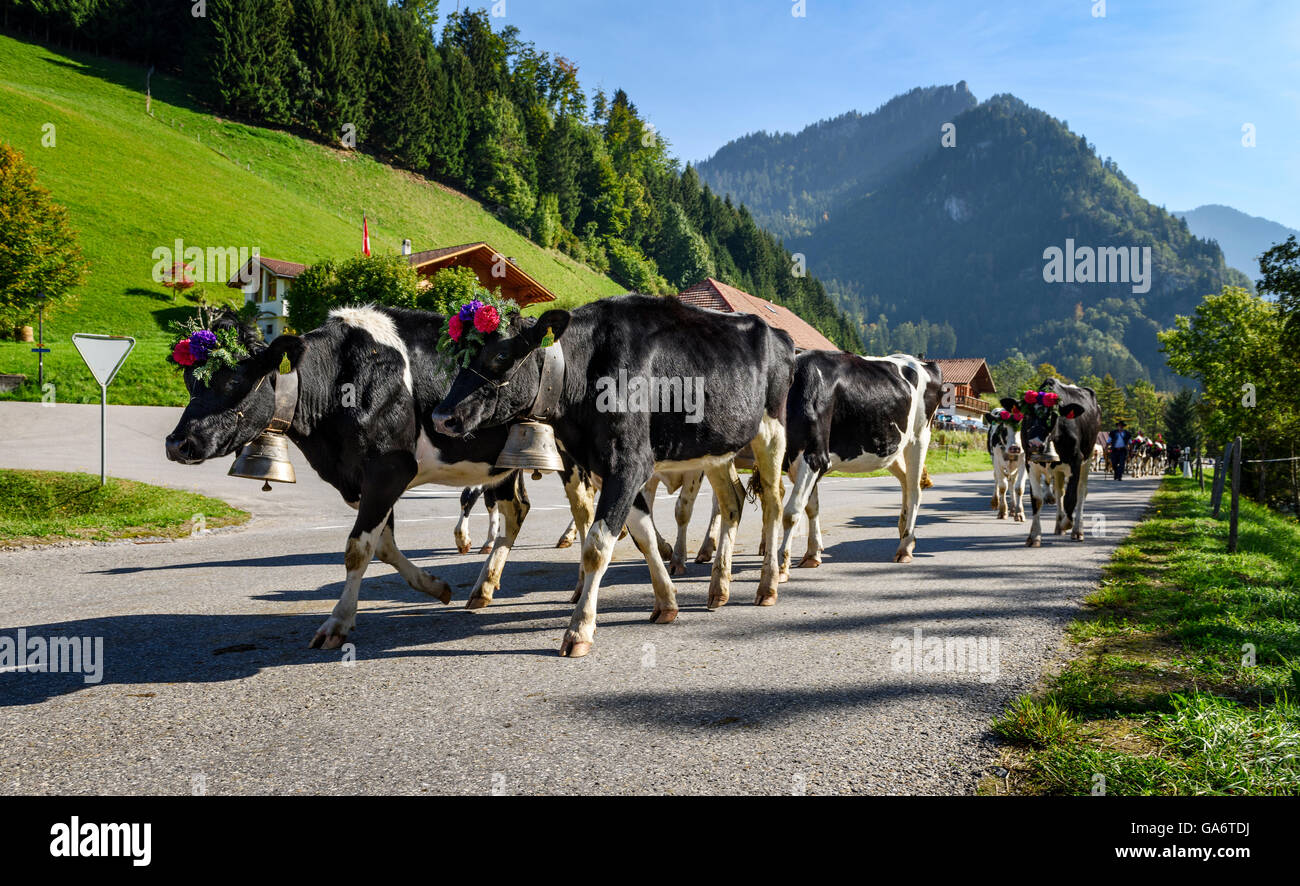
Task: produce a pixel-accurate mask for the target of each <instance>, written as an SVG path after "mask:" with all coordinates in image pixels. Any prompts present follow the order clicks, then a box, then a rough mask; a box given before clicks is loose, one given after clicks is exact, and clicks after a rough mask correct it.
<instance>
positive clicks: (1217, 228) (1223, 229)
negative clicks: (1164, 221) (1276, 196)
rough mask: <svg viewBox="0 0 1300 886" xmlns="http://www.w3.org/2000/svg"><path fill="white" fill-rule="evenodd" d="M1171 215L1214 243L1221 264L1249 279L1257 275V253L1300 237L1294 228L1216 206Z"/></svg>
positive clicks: (1210, 204)
mask: <svg viewBox="0 0 1300 886" xmlns="http://www.w3.org/2000/svg"><path fill="white" fill-rule="evenodd" d="M1173 214H1174V215H1176V216H1178V217H1179V218H1181V219H1185V220H1186V221H1187V227H1188V229H1190V230H1191V232H1192V233H1193V234H1195V235H1196V236H1198V237H1201V238H1203V239H1206V240H1215V241H1217V242H1218V244H1219V248H1220V249H1222V250H1223V258H1224V261H1226V262H1227V263H1228V264H1229V266H1231V267H1234V268H1236V269H1237V270H1239V271H1242V272H1243V273H1245V274H1246V275H1248V276H1250V277H1254V276H1256V275H1258V274H1259V255H1260V253H1262V252H1264V250H1266V249H1268V248H1269V247H1270V246H1273V245H1274V244H1276V243H1281V242H1282V241H1283V240H1285V239H1286V238H1287V237H1291V236H1295V237H1300V231H1297V230H1296V229H1295V228H1288V227H1287V226H1286V225H1284V224H1280V223H1278V222H1275V221H1270V220H1269V219H1266V218H1260V217H1259V216H1257V215H1247V214H1246V213H1244V212H1242V211H1241V210H1239V209H1233V208H1232V207H1231V206H1224V205H1222V204H1219V203H1209V204H1207V205H1205V206H1198V207H1196V208H1195V209H1191V210H1188V211H1187V212H1174V213H1173Z"/></svg>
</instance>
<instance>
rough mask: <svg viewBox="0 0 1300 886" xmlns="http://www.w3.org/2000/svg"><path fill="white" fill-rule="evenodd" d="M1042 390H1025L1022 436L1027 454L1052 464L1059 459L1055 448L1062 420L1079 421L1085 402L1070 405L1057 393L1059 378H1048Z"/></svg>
mask: <svg viewBox="0 0 1300 886" xmlns="http://www.w3.org/2000/svg"><path fill="white" fill-rule="evenodd" d="M1042 387H1043V390H1041V391H1025V393H1024V394H1023V395H1022V396H1021V398H1020V400H1019V401H1017V403H1016V406H1017V407H1018V408H1019V410H1020V411H1021V412H1022V413H1023V414H1024V421H1022V422H1021V424H1020V435H1021V437H1022V439H1023V441H1024V447H1025V452H1026V453H1027V454H1028V455H1029V458H1030V459H1031V460H1033V461H1051V460H1053V459H1054V458H1055V451H1056V450H1055V447H1054V446H1053V445H1052V444H1053V441H1054V440H1055V439H1056V435H1057V433H1058V431H1059V422H1060V420H1061V419H1063V418H1065V419H1074V418H1078V417H1079V416H1080V415H1083V413H1084V408H1085V407H1084V405H1083V404H1081V403H1066V402H1064V401H1063V400H1062V398H1061V395H1060V394H1059V393H1057V392H1056V390H1055V388H1056V379H1048V380H1047V381H1046V382H1044V383H1043V385H1042Z"/></svg>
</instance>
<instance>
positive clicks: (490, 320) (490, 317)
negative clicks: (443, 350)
mask: <svg viewBox="0 0 1300 886" xmlns="http://www.w3.org/2000/svg"><path fill="white" fill-rule="evenodd" d="M500 325H501V315H500V314H498V313H497V309H496V308H494V307H492V306H491V305H484V306H483V307H481V308H479V309H478V311H477V312H476V313H475V314H474V328H475V329H477V330H478V331H479V332H482V333H488V332H496V329H497V327H498V326H500ZM452 338H455V336H452Z"/></svg>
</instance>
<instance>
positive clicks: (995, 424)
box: [984, 413, 1027, 523]
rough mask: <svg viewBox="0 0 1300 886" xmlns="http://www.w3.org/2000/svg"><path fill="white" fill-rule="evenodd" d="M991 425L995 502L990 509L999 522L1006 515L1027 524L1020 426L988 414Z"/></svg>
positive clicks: (989, 438) (987, 420)
mask: <svg viewBox="0 0 1300 886" xmlns="http://www.w3.org/2000/svg"><path fill="white" fill-rule="evenodd" d="M984 420H985V421H986V422H988V425H989V429H988V441H987V444H986V445H987V447H988V451H989V455H990V456H992V458H993V499H992V501H990V502H989V507H991V508H993V509H994V510H996V511H997V512H998V519H999V520H1005V519H1006V517H1007V514H1008V513H1009V514H1010V515H1011V518H1012V519H1013V520H1015V521H1016V522H1017V523H1023V522H1025V506H1024V496H1025V477H1026V474H1027V472H1026V469H1025V453H1024V448H1023V447H1022V446H1021V445H1020V426H1019V425H1018V424H1016V423H1013V422H1007V421H994V420H991V419H990V418H989V416H988V413H985V415H984Z"/></svg>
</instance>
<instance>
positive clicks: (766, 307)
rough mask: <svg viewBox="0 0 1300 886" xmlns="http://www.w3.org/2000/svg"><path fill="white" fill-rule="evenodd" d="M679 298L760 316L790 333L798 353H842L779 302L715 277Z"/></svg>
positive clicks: (702, 281)
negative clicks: (752, 293) (771, 300)
mask: <svg viewBox="0 0 1300 886" xmlns="http://www.w3.org/2000/svg"><path fill="white" fill-rule="evenodd" d="M677 297H678V298H680V299H681V300H682V301H684V302H686V303H687V304H691V305H695V306H696V307H700V308H708V309H709V310H711V311H722V312H724V313H732V312H736V311H739V312H740V313H743V314H753V315H754V316H755V317H761V318H762V319H763V322H765V323H766V324H767V325H768V326H772V327H775V328H776V329H784V330H785V331H786V332H788V333H790V338H792V339H794V346H795V350H797V351H838V350H839V348H838V347H836V346H835V343H834V342H833V341H831V340H830V339H829V338H827V337H826V336H824V335H822V334H821V333H820V332H818V331H817V330H816V329H815V328H813V327H812V326H811V325H810V324H809V323H807V322H806V321H804V320H803V319H802V318H801V317H800V316H799V315H798V314H796V313H795V312H794V311H792V310H790V309H789V308H787V307H786V306H785V305H778V304H777V303H776V302H770V301H768V300H767V299H763V298H759V297H758V296H756V295H750V294H749V293H748V292H745V291H743V290H740V289H737V288H736V287H734V286H730V285H728V284H726V283H723V282H722V281H721V280H715V279H714V278H712V277H706V278H705V279H703V280H701V281H700V282H699V283H696V284H695V285H694V286H691V287H690V288H688V289H686V290H685V291H683V292H681V293H679V294H678V296H677Z"/></svg>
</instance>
